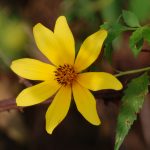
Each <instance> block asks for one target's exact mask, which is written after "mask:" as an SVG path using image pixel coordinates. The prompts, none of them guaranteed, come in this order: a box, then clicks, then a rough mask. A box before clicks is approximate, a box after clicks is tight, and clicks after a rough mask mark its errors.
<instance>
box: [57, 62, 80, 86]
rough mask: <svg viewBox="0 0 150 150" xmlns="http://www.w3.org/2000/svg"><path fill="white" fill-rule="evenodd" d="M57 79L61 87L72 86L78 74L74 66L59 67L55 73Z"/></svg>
mask: <svg viewBox="0 0 150 150" xmlns="http://www.w3.org/2000/svg"><path fill="white" fill-rule="evenodd" d="M55 77H56V78H55V79H56V80H57V82H58V83H59V84H61V85H71V84H72V82H73V80H75V79H76V77H77V73H76V72H75V70H74V68H73V66H72V65H69V64H64V65H59V67H58V68H57V70H56V71H55Z"/></svg>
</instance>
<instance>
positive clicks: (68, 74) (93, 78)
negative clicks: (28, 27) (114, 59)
mask: <svg viewBox="0 0 150 150" xmlns="http://www.w3.org/2000/svg"><path fill="white" fill-rule="evenodd" d="M33 34H34V38H35V41H36V44H37V46H38V48H39V50H40V51H41V52H42V53H43V54H44V55H45V56H46V57H47V58H48V59H49V60H50V61H51V63H52V65H51V64H47V63H44V62H41V61H39V60H35V59H29V58H23V59H19V60H15V61H13V62H12V64H11V69H12V70H13V71H14V72H15V73H16V74H18V75H19V76H21V77H23V78H26V79H30V80H39V81H42V82H41V83H39V84H37V85H34V86H32V87H28V88H26V89H24V90H23V91H22V92H21V93H20V94H19V95H18V97H17V99H16V102H17V105H18V106H30V105H34V104H38V103H41V102H43V101H44V100H46V99H48V98H49V97H51V96H52V95H54V94H55V93H56V95H55V97H54V99H53V101H52V103H51V105H50V106H49V108H48V110H47V112H46V130H47V132H48V133H50V134H51V133H52V132H53V130H54V128H55V127H56V126H57V125H58V124H59V123H60V122H61V121H62V120H63V119H64V118H65V116H66V115H67V112H68V110H69V107H70V103H71V98H72V93H73V98H74V100H75V104H76V106H77V109H78V111H79V112H80V113H81V114H82V116H83V117H84V118H85V119H86V120H87V121H88V122H90V123H91V124H93V125H99V124H100V119H99V116H98V114H97V110H96V101H95V99H94V96H93V95H92V94H91V92H90V91H89V90H92V91H97V90H102V89H114V90H120V89H121V88H122V84H121V83H120V82H119V80H117V79H116V78H115V77H114V76H113V75H111V74H109V73H105V72H86V73H82V71H84V70H85V69H86V68H87V67H89V66H90V65H91V64H92V63H93V62H94V61H95V60H96V58H97V57H98V55H99V54H100V51H101V48H102V44H103V42H104V40H105V38H106V37H107V31H106V30H99V31H97V32H96V33H94V34H92V35H90V36H89V37H88V38H87V39H85V41H84V42H83V44H82V45H81V47H80V50H79V52H78V55H77V57H76V59H75V44H74V38H73V35H72V33H71V31H70V28H69V26H68V24H67V21H66V18H65V17H64V16H60V17H59V18H58V19H57V21H56V25H55V29H54V32H52V31H51V30H49V29H48V28H46V27H45V26H43V25H42V24H40V23H38V24H37V25H35V27H34V28H33Z"/></svg>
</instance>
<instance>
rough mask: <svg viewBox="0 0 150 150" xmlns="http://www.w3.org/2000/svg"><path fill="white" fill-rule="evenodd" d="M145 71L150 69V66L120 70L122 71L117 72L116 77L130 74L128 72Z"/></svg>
mask: <svg viewBox="0 0 150 150" xmlns="http://www.w3.org/2000/svg"><path fill="white" fill-rule="evenodd" d="M144 71H150V67H145V68H141V69H135V70H130V71H124V72H120V73H118V74H116V75H115V77H120V76H124V75H128V74H134V73H139V72H144Z"/></svg>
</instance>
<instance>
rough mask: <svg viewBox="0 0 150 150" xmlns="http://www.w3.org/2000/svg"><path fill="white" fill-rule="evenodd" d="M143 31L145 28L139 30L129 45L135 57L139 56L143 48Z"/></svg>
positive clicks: (134, 33) (131, 37)
mask: <svg viewBox="0 0 150 150" xmlns="http://www.w3.org/2000/svg"><path fill="white" fill-rule="evenodd" d="M143 29H144V28H143V27H141V28H138V29H137V30H136V31H134V32H133V33H132V35H131V36H130V40H129V45H130V48H131V50H132V52H133V54H134V56H135V57H137V56H138V54H139V53H140V51H141V49H142V46H143V41H144V40H143Z"/></svg>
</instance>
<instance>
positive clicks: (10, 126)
mask: <svg viewBox="0 0 150 150" xmlns="http://www.w3.org/2000/svg"><path fill="white" fill-rule="evenodd" d="M123 9H126V10H130V11H132V12H134V13H135V14H136V15H137V17H138V19H139V20H140V23H141V24H148V23H150V0H142V1H141V0H38V1H37V0H19V1H18V0H0V100H4V99H9V98H15V97H16V96H17V94H18V93H19V92H20V91H21V90H22V89H23V88H25V86H23V84H20V83H19V80H18V78H17V76H16V75H15V74H13V73H12V72H11V70H10V68H9V65H10V63H11V61H12V60H14V59H18V58H23V57H31V58H36V59H39V60H42V61H47V60H46V58H45V57H44V56H43V55H42V54H41V53H40V52H39V51H38V49H37V47H36V45H35V42H34V39H33V34H32V29H33V26H34V25H35V24H36V23H38V22H41V23H43V24H44V25H45V26H47V27H49V28H50V29H53V28H54V25H55V21H56V19H57V17H58V16H60V15H65V16H66V17H67V20H68V22H69V25H70V28H71V30H72V32H73V34H74V37H75V41H76V49H78V48H79V46H80V44H81V43H82V41H83V40H84V39H85V38H86V37H87V36H88V35H90V34H92V33H93V32H96V31H97V30H99V27H100V25H101V24H103V23H104V22H115V21H116V20H117V19H118V17H119V16H120V14H121V12H122V10H123ZM129 35H130V32H128V33H127V34H125V35H123V36H122V38H121V40H119V41H118V42H116V43H115V44H116V45H115V48H116V52H115V53H114V54H113V63H112V66H113V67H115V68H118V69H121V70H126V69H134V68H138V67H143V66H146V65H149V64H150V61H149V60H150V53H149V54H145V53H142V54H140V56H139V57H138V58H137V59H134V58H133V56H132V54H131V53H130V50H129V47H128V40H127V39H128V37H129ZM117 45H119V46H117ZM146 46H147V45H146ZM103 60H104V59H103ZM95 65H96V66H97V67H98V68H99V69H102V70H104V71H108V72H111V73H113V68H112V66H111V65H110V64H109V63H108V62H107V61H106V60H104V61H103V62H102V61H101V63H100V61H97V62H96V63H95ZM123 81H124V79H123ZM102 92H103V91H102ZM104 94H111V93H110V92H109V91H108V92H107V91H106V93H105V91H104ZM119 100H120V98H118V97H116V98H112V99H111V98H109V99H98V100H97V109H98V112H99V115H100V117H101V120H102V125H101V126H99V127H95V126H92V125H90V124H89V123H87V122H86V121H85V120H84V119H83V118H82V117H81V115H80V114H79V113H78V112H77V110H76V107H75V105H74V103H72V107H71V108H70V111H69V114H68V116H67V117H66V119H65V120H64V121H63V122H62V123H61V124H60V125H59V126H58V127H57V128H56V130H55V132H54V133H53V135H48V134H47V133H46V131H45V112H46V109H47V107H48V105H37V106H33V107H28V108H24V109H23V112H20V111H18V110H15V109H14V110H10V111H4V112H0V150H10V149H11V150H47V149H49V150H98V149H101V150H113V146H114V137H115V128H116V119H117V114H118V109H119V106H118V101H119ZM146 106H149V107H148V108H150V103H149V102H147V104H146ZM144 108H145V107H144ZM144 108H143V109H144ZM145 109H146V108H145ZM142 115H144V117H145V113H142ZM147 115H148V116H149V117H150V112H149V113H148V114H146V116H147ZM140 117H141V116H139V118H140ZM146 123H147V122H146ZM146 123H145V122H143V120H141V119H139V120H138V121H137V122H136V124H135V125H134V126H133V129H132V131H131V132H130V134H129V135H128V137H127V138H126V140H125V142H124V144H123V145H122V147H121V149H123V150H146V149H149V148H150V147H149V146H150V140H148V139H150V135H149V134H147V133H146V131H147V130H148V127H147V126H146V125H147V124H146ZM145 124H146V125H145ZM149 125H150V124H149ZM149 127H150V126H149ZM137 131H138V132H137Z"/></svg>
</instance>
